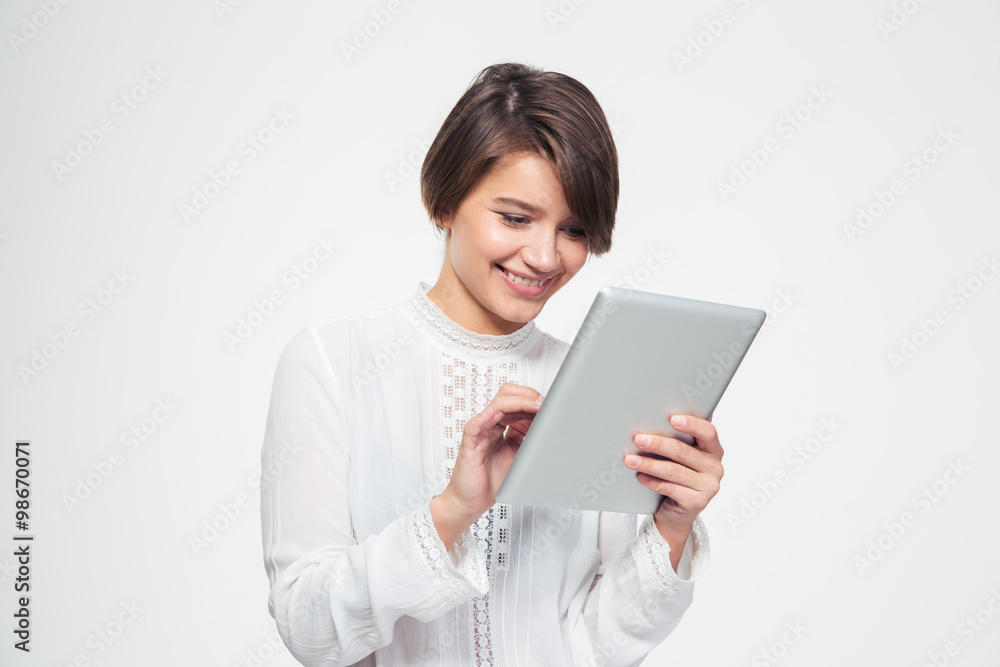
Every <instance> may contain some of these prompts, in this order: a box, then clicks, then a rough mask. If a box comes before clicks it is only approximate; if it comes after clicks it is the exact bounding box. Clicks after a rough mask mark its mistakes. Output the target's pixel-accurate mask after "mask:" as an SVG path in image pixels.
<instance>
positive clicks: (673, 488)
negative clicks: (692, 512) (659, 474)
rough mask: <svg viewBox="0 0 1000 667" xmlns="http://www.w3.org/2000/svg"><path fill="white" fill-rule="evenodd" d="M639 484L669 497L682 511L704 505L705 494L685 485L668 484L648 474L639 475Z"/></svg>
mask: <svg viewBox="0 0 1000 667" xmlns="http://www.w3.org/2000/svg"><path fill="white" fill-rule="evenodd" d="M639 483H640V484H642V485H643V486H645V487H647V488H650V489H652V490H653V491H656V492H657V493H658V494H660V495H661V496H667V497H668V498H670V499H671V500H673V501H674V503H676V504H677V506H678V507H680V508H681V509H690V508H691V507H700V506H702V505H703V494H702V492H700V491H695V490H693V489H690V488H688V487H686V486H684V485H683V484H677V483H675V482H668V481H666V480H662V479H659V478H656V477H650V476H649V475H646V474H640V475H639Z"/></svg>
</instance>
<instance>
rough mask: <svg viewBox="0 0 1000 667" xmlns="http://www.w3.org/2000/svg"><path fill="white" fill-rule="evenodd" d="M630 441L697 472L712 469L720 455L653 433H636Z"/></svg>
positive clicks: (645, 450) (646, 450)
mask: <svg viewBox="0 0 1000 667" xmlns="http://www.w3.org/2000/svg"><path fill="white" fill-rule="evenodd" d="M632 441H633V442H634V443H635V446H636V447H638V448H639V449H641V450H643V451H644V452H649V453H650V454H658V455H660V456H663V457H665V458H668V459H671V460H673V461H676V462H677V463H680V464H683V465H685V466H687V467H688V468H691V469H692V470H695V471H697V472H706V471H709V470H713V469H714V468H715V466H716V464H717V463H719V458H720V457H719V456H718V455H717V454H710V453H708V452H704V451H702V450H700V449H698V448H697V447H692V446H691V445H689V444H687V443H686V442H684V441H682V440H678V439H677V438H668V437H666V436H663V435H657V434H655V433H637V434H636V435H635V437H634V438H633V439H632ZM720 465H721V464H720Z"/></svg>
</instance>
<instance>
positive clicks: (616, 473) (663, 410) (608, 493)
mask: <svg viewBox="0 0 1000 667" xmlns="http://www.w3.org/2000/svg"><path fill="white" fill-rule="evenodd" d="M764 317H765V313H764V311H762V310H757V309H753V308H743V307H740V306H728V305H724V304H719V303H711V302H708V301H695V300H693V299H682V298H679V297H674V296H666V295H662V294H650V293H648V292H639V291H635V290H627V289H619V288H616V287H605V288H603V289H601V290H600V292H598V294H597V297H596V298H595V299H594V303H593V305H591V307H590V311H589V312H588V313H587V317H586V319H585V320H584V323H583V326H582V327H581V328H580V331H579V333H578V334H577V336H576V338H575V339H574V341H573V345H572V346H571V347H570V350H569V352H568V354H567V356H566V360H565V361H564V362H563V365H562V367H560V369H559V372H558V374H557V375H556V377H555V380H554V381H553V383H552V387H551V388H550V389H549V392H548V394H547V395H546V396H545V402H544V403H542V407H541V409H539V411H538V414H537V415H536V416H535V419H534V421H533V422H532V424H531V427H530V428H529V429H528V433H527V435H526V436H525V438H524V441H523V442H522V444H521V448H520V449H519V450H518V452H517V455H516V456H515V457H514V462H513V463H512V464H511V467H510V470H509V471H508V472H507V476H506V478H504V481H503V484H501V485H500V489H499V491H498V493H497V501H498V502H502V503H508V504H518V505H542V506H546V507H561V508H571V509H590V510H602V511H612V512H634V513H636V514H650V513H652V512H654V511H656V508H657V507H659V505H660V501H661V500H662V496H660V495H659V494H657V493H656V492H655V491H652V490H651V489H648V488H646V487H644V486H643V485H642V484H640V483H639V480H637V479H636V473H635V471H634V470H632V469H630V468H628V467H627V466H626V465H625V463H624V461H623V460H622V457H623V456H624V455H625V453H626V452H631V453H635V454H643V452H641V450H639V449H638V448H636V447H635V445H634V443H633V442H632V436H633V434H634V433H640V432H644V433H658V434H662V435H667V436H670V437H675V438H678V439H681V440H684V441H685V442H687V443H688V444H693V439H692V438H691V437H690V436H688V435H685V434H681V433H678V432H677V431H675V430H674V429H673V427H671V426H670V423H669V421H668V419H669V417H670V415H672V414H678V413H680V414H689V415H694V416H696V417H701V418H703V419H707V418H708V417H709V416H710V415H711V414H712V411H713V410H715V406H716V405H717V404H718V402H719V399H720V398H722V393H723V392H724V391H725V390H726V387H727V386H728V385H729V381H730V380H731V379H732V377H733V374H734V373H735V372H736V368H737V367H738V366H739V365H740V362H741V361H742V360H743V356H744V355H745V354H746V351H747V348H748V347H749V346H750V343H751V342H752V341H753V339H754V336H756V335H757V331H758V330H759V329H760V326H761V325H762V324H763V323H764ZM645 455H648V454H645Z"/></svg>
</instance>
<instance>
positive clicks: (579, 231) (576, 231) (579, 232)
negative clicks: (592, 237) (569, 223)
mask: <svg viewBox="0 0 1000 667" xmlns="http://www.w3.org/2000/svg"><path fill="white" fill-rule="evenodd" d="M566 233H567V234H569V235H570V236H572V237H573V238H575V239H582V238H584V237H585V236H586V235H587V232H585V231H584V230H583V228H582V227H567V228H566Z"/></svg>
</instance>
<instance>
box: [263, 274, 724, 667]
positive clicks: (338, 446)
mask: <svg viewBox="0 0 1000 667" xmlns="http://www.w3.org/2000/svg"><path fill="white" fill-rule="evenodd" d="M427 289H428V286H427V285H426V284H421V285H420V286H419V287H418V288H417V290H416V292H415V293H414V295H413V296H412V298H410V299H409V300H408V301H406V302H405V303H402V304H400V305H399V306H397V307H395V308H393V309H390V310H388V311H385V312H383V313H379V314H376V315H372V316H368V317H357V318H349V319H344V320H338V321H325V322H321V323H318V324H315V325H313V326H310V327H308V328H306V329H305V330H303V331H302V332H301V333H300V334H298V335H297V336H296V337H295V338H294V339H293V340H292V341H291V342H290V343H289V345H288V347H287V348H286V349H285V351H284V353H283V354H282V356H281V359H280V361H279V363H278V368H277V372H276V374H275V379H274V387H273V392H272V397H271V404H270V409H269V412H268V418H267V426H266V432H265V437H264V445H263V450H262V481H261V513H262V527H263V547H264V563H265V568H266V570H267V575H268V578H269V580H270V584H271V593H270V596H269V598H268V609H269V610H270V612H271V614H272V616H274V618H275V621H276V623H277V626H278V631H279V634H280V635H281V637H282V639H283V640H284V642H285V644H286V645H287V646H288V648H289V649H290V650H291V652H292V653H293V654H294V655H295V656H296V658H298V660H299V661H300V662H302V663H303V664H306V665H329V666H333V665H351V664H358V665H365V666H372V665H435V666H442V665H475V666H480V665H504V666H506V665H545V666H547V667H553V666H558V665H635V664H638V663H639V662H641V661H642V659H643V658H644V657H645V656H646V654H647V653H648V652H649V651H650V650H651V649H652V648H653V647H655V646H656V645H657V644H658V643H659V642H660V641H662V640H663V639H664V638H665V637H666V636H667V635H668V634H669V633H670V632H671V631H672V630H673V628H674V627H675V626H676V625H677V623H678V622H679V620H680V618H681V615H682V614H683V612H684V610H685V609H686V608H687V607H688V605H689V604H690V602H691V596H692V589H693V582H694V580H695V579H697V578H698V576H699V575H700V574H701V571H702V570H703V569H704V567H705V566H706V565H707V561H708V538H707V534H706V533H705V530H704V526H703V525H702V523H701V521H700V519H699V520H698V521H697V522H696V523H695V527H694V530H693V532H692V536H691V538H690V539H689V540H688V543H687V545H686V546H685V549H684V553H683V554H682V558H681V563H680V566H679V567H678V572H674V570H673V568H672V567H671V566H670V558H669V555H670V550H669V546H668V545H667V543H666V541H664V540H663V539H662V537H661V536H660V534H659V532H658V531H657V530H656V528H655V526H654V525H653V523H652V517H650V516H647V517H645V519H644V520H643V522H642V524H641V526H638V527H637V523H638V521H637V517H636V516H635V515H632V514H619V513H610V512H601V513H599V512H593V511H586V510H560V509H548V508H542V507H531V506H520V505H504V504H499V503H498V504H497V505H495V506H494V507H492V508H491V509H490V510H489V511H488V512H486V513H485V514H484V515H483V516H482V517H481V518H480V519H479V520H478V521H477V522H476V523H475V524H474V525H473V526H472V527H470V528H469V529H468V530H467V531H466V532H465V533H464V534H463V535H462V537H461V538H460V539H459V541H458V542H457V543H456V544H455V546H454V547H453V549H452V550H451V552H447V551H446V550H445V548H444V545H443V543H442V542H441V540H440V539H439V538H438V535H437V531H436V530H435V528H434V524H433V522H432V521H431V516H430V511H429V508H428V502H429V500H430V499H431V498H432V497H433V496H434V495H436V494H438V493H440V492H441V491H442V490H443V489H444V487H445V486H446V485H447V483H448V480H449V479H450V476H451V473H452V471H453V469H454V465H455V458H456V456H457V453H458V447H459V444H460V442H461V437H462V431H463V428H464V426H465V422H466V421H467V420H468V419H469V418H470V417H472V416H473V415H475V414H477V413H479V412H481V411H482V410H483V409H484V408H485V407H486V405H487V404H488V403H489V401H490V400H491V399H492V398H493V396H494V394H495V393H496V391H497V390H498V389H499V387H500V385H501V384H502V383H504V382H512V383H517V384H523V385H528V386H531V387H534V388H535V389H537V390H539V391H540V392H542V393H543V394H544V393H545V392H546V391H547V390H548V388H549V385H550V384H551V382H552V380H553V378H554V377H555V373H556V371H557V370H558V368H559V365H560V364H561V363H562V360H563V357H564V356H565V354H566V351H567V345H566V344H564V343H562V342H559V341H557V340H555V339H553V338H552V337H550V336H548V335H547V334H544V333H542V332H541V331H540V330H539V329H537V327H536V326H535V325H534V323H533V322H532V323H528V324H526V325H525V326H524V327H522V328H521V329H520V330H518V331H516V332H514V333H512V334H509V335H506V336H486V335H481V334H476V333H473V332H470V331H467V330H465V329H463V328H462V327H460V326H458V325H457V324H455V323H454V322H452V321H451V320H450V319H448V317H447V316H445V315H444V313H443V312H442V311H441V310H440V309H439V308H438V307H437V306H436V305H435V304H434V303H433V302H432V301H431V300H430V299H429V298H428V297H427V295H426V291H427ZM553 474H557V471H553Z"/></svg>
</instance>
